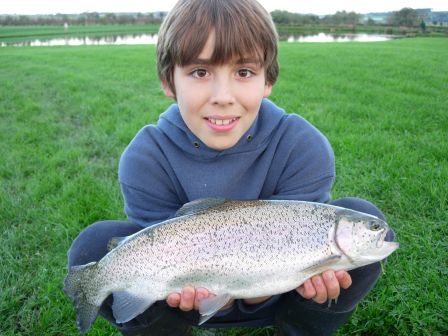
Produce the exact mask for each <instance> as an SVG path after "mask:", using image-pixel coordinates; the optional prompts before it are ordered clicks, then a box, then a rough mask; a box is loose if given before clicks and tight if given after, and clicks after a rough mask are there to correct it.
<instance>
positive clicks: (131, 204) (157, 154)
mask: <svg viewBox="0 0 448 336" xmlns="http://www.w3.org/2000/svg"><path fill="white" fill-rule="evenodd" d="M153 133H154V130H151V128H150V127H146V128H143V129H142V130H141V131H140V132H139V133H138V134H137V135H136V137H135V138H134V139H133V140H132V141H131V143H130V144H129V146H128V147H127V148H126V150H125V151H124V152H123V155H122V156H121V159H120V164H119V168H118V176H119V181H120V187H121V191H122V194H123V198H124V209H125V212H126V215H127V216H128V219H129V220H130V221H131V222H133V223H136V224H138V225H140V226H142V227H147V226H151V225H153V224H155V223H158V222H161V221H163V220H165V219H167V218H169V217H171V216H172V215H173V214H174V213H175V212H176V211H177V210H178V209H179V208H180V207H181V205H182V203H181V201H180V200H179V196H178V195H179V193H178V192H177V191H176V190H175V187H174V186H173V183H172V180H171V178H172V174H170V169H171V168H170V166H169V164H168V162H167V161H166V159H165V158H164V155H163V153H162V151H161V150H160V148H159V146H158V145H157V142H156V141H155V140H154V134H153Z"/></svg>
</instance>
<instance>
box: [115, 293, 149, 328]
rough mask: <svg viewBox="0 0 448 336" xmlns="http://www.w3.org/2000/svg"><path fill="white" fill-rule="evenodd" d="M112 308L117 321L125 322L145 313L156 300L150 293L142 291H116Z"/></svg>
mask: <svg viewBox="0 0 448 336" xmlns="http://www.w3.org/2000/svg"><path fill="white" fill-rule="evenodd" d="M113 296H114V302H113V304H112V310H113V314H114V317H115V320H116V321H117V323H125V322H128V321H130V320H132V319H133V318H134V317H136V316H137V315H140V314H141V313H143V312H144V311H145V310H146V309H147V308H148V307H149V306H151V305H152V304H153V303H154V302H155V301H156V300H154V299H153V298H152V297H151V296H150V295H148V293H141V292H131V291H126V292H114V293H113Z"/></svg>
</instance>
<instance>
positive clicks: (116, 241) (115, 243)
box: [107, 237, 128, 251]
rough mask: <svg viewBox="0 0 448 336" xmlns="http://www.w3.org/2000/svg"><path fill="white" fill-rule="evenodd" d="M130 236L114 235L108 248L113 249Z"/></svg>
mask: <svg viewBox="0 0 448 336" xmlns="http://www.w3.org/2000/svg"><path fill="white" fill-rule="evenodd" d="M127 238H128V237H112V238H111V239H110V240H109V242H108V243H107V250H108V251H112V250H113V249H114V248H116V247H118V246H120V245H121V244H122V243H123V242H124V241H125V240H126V239H127Z"/></svg>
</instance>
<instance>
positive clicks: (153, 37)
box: [0, 33, 394, 47]
mask: <svg viewBox="0 0 448 336" xmlns="http://www.w3.org/2000/svg"><path fill="white" fill-rule="evenodd" d="M392 38H394V37H393V36H389V35H377V34H328V33H316V34H286V35H285V34H280V40H282V41H287V42H291V43H296V42H321V43H326V42H378V41H387V40H390V39H392ZM156 43H157V34H125V35H107V36H82V37H76V36H66V37H58V38H37V39H34V40H29V41H21V42H17V41H16V42H0V47H8V46H15V47H27V46H29V47H40V46H80V45H120V44H127V45H132V44H156Z"/></svg>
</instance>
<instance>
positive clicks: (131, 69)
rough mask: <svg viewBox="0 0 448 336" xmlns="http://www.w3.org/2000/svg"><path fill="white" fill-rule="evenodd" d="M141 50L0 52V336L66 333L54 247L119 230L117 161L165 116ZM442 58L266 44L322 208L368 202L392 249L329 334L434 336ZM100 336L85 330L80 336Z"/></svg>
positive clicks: (443, 117)
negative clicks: (317, 169)
mask: <svg viewBox="0 0 448 336" xmlns="http://www.w3.org/2000/svg"><path fill="white" fill-rule="evenodd" d="M154 53H155V48H154V46H92V47H87V46H83V47H48V48H47V47H41V48H33V47H31V48H10V47H7V48H1V49H0V153H1V160H0V185H1V190H0V230H1V232H2V234H1V236H0V334H1V335H4V336H11V335H64V336H65V335H77V330H76V326H75V312H74V309H73V307H72V305H71V304H70V303H69V301H68V299H67V298H66V297H65V296H64V295H63V293H62V291H61V288H62V281H63V278H64V276H65V273H66V251H67V249H68V247H69V246H70V244H71V241H72V240H73V239H74V237H76V235H77V233H78V232H79V231H80V230H82V229H83V228H84V227H86V226H87V225H89V224H90V223H92V222H95V221H97V220H101V219H118V218H125V215H124V213H123V204H122V198H121V195H120V190H119V186H118V183H117V164H118V160H119V157H120V154H121V152H122V151H123V149H124V148H125V146H126V145H127V144H128V142H129V141H130V140H131V139H132V137H133V136H134V135H135V133H136V132H137V131H138V130H139V129H140V128H141V127H142V126H143V125H145V124H147V123H153V122H156V121H157V117H158V115H159V113H161V112H162V111H163V110H164V109H165V108H166V107H167V106H168V104H170V101H169V100H168V99H167V98H165V97H164V96H163V94H162V92H161V90H160V86H159V83H158V81H157V76H156V74H155V58H154ZM447 59H448V39H444V38H428V39H403V40H395V41H388V42H381V43H347V44H281V47H280V64H281V76H280V80H279V81H278V83H277V85H276V87H275V89H274V92H273V95H272V96H271V98H272V100H273V101H275V102H276V103H277V104H278V105H280V106H282V107H284V108H285V109H286V110H287V111H289V112H296V113H299V114H301V115H302V116H304V117H305V118H307V119H308V120H310V121H311V122H312V123H314V124H315V125H316V126H317V127H318V128H319V129H320V130H322V131H323V132H324V133H325V134H326V135H327V136H328V138H329V139H330V141H331V143H332V145H333V147H334V150H335V154H336V164H337V173H338V177H337V181H336V184H335V187H334V191H333V197H334V198H337V197H343V196H358V197H363V198H366V199H369V200H371V201H373V202H374V203H376V204H377V205H378V206H379V207H380V208H381V209H382V210H383V211H384V212H385V213H386V215H387V217H388V222H389V224H390V225H391V226H392V227H393V228H394V230H395V231H396V234H397V240H398V241H399V242H400V244H401V247H400V249H399V250H398V251H397V252H395V253H394V254H393V255H392V256H391V257H390V258H389V261H388V263H387V265H386V266H385V274H384V276H383V277H382V278H381V279H380V281H379V283H378V285H377V286H376V287H375V289H374V290H373V291H372V292H371V293H370V294H369V296H368V297H367V299H366V300H365V301H363V302H362V304H360V306H359V307H358V309H357V311H356V313H355V314H354V315H353V317H352V319H351V320H350V322H349V323H348V324H347V325H346V326H344V327H343V329H342V330H341V331H340V333H339V334H340V335H347V334H349V335H446V334H448V318H447V316H448V303H447V300H446V298H447V297H448V287H447V285H448V281H447V279H448V240H447V236H448V227H447V224H448V215H447V211H448V202H447V195H448V62H447ZM111 334H114V331H113V329H112V328H110V327H109V326H108V325H107V324H106V323H105V322H104V321H102V320H101V319H98V320H97V322H96V323H95V325H94V327H93V328H92V330H91V331H90V333H89V335H111ZM197 334H198V335H202V334H205V333H204V332H203V331H200V330H198V331H197ZM208 334H209V335H212V334H216V335H226V336H236V335H251V336H254V335H266V336H268V335H273V334H274V333H273V329H272V328H270V329H264V330H262V329H258V330H252V329H244V330H242V329H238V330H229V331H216V332H209V333H208Z"/></svg>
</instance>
